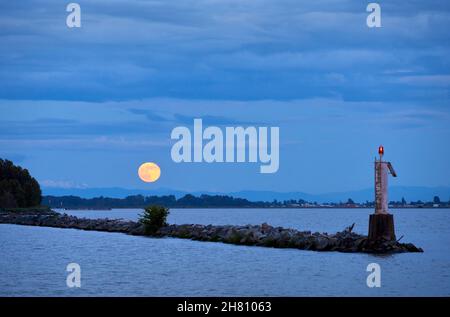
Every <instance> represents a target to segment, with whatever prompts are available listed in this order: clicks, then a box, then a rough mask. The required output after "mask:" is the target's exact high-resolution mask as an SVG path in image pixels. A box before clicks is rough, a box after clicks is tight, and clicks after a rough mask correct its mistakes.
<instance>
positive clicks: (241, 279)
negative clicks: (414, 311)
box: [0, 209, 450, 296]
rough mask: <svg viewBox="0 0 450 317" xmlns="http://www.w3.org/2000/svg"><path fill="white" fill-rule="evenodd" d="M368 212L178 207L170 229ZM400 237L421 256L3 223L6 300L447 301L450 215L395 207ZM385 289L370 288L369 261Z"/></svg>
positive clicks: (326, 223) (299, 223)
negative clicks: (71, 280) (76, 274)
mask: <svg viewBox="0 0 450 317" xmlns="http://www.w3.org/2000/svg"><path fill="white" fill-rule="evenodd" d="M70 213H71V214H74V215H76V216H82V217H92V218H98V217H108V218H124V219H133V220H136V219H137V215H138V214H139V213H140V211H139V210H111V211H71V212H70ZM369 213H371V210H362V209H359V210H358V209H350V210H343V209H339V210H329V209H327V210H318V209H313V210H305V209H300V210H294V209H289V210H287V209H270V210H268V209H265V210H264V209H263V210H249V209H208V210H204V209H200V210H199V209H179V210H171V214H170V217H169V222H170V223H178V224H180V223H202V224H248V223H250V224H260V223H263V222H267V223H270V224H272V225H274V226H284V227H291V228H297V229H301V230H312V231H320V232H336V231H340V230H342V229H343V228H344V227H346V226H348V225H350V224H352V223H353V222H355V223H356V226H355V229H354V230H355V231H356V232H359V233H366V231H367V223H368V218H369V216H368V215H369ZM393 213H394V214H395V225H396V231H397V236H398V237H400V236H402V235H404V238H403V240H402V241H404V242H412V243H414V244H416V245H418V246H420V247H422V248H424V250H425V253H422V254H418V253H411V254H396V255H389V256H375V255H368V254H344V253H338V252H312V251H301V250H292V249H291V250H290V249H271V248H262V247H246V246H235V245H227V244H222V243H211V242H197V241H190V240H182V239H172V238H163V239H153V238H146V237H134V236H128V235H125V234H119V233H102V232H90V231H80V230H73V229H56V228H40V227H25V226H16V225H0V295H2V296H21V295H27V296H66V295H69V296H86V295H87V296H91V295H103V296H133V295H137V296H165V295H168V296H214V295H217V296H220V295H224V296H239V295H240V296H265V295H272V296H277V295H284V296H317V295H333V296H339V295H341V296H342V295H343V296H350V295H352V296H355V295H356V296H358V295H362V296H382V295H395V296H407V295H426V296H431V295H445V296H448V295H450V252H449V249H450V211H449V210H421V209H416V210H394V211H393ZM70 262H76V263H78V264H80V266H81V283H82V285H81V286H82V287H81V288H78V289H70V288H68V287H67V286H66V276H67V274H68V273H67V272H66V265H67V264H68V263H70ZM372 262H376V263H378V264H380V266H381V270H382V274H381V283H382V287H381V288H368V287H367V286H366V278H367V275H368V274H369V273H367V272H366V267H367V265H368V264H369V263H372Z"/></svg>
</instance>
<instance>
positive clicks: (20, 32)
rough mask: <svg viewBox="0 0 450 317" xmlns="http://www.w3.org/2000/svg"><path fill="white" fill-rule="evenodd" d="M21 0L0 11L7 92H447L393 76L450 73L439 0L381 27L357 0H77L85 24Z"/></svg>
mask: <svg viewBox="0 0 450 317" xmlns="http://www.w3.org/2000/svg"><path fill="white" fill-rule="evenodd" d="M16 2H17V1H16ZM16 2H14V3H2V5H1V10H0V40H1V41H2V46H1V48H0V87H2V88H1V90H0V98H3V99H40V100H49V99H52V100H85V101H108V100H122V101H123V100H136V99H147V98H161V97H166V98H182V99H221V100H230V99H234V100H263V99H277V100H289V99H300V98H323V97H330V96H341V97H342V98H345V99H352V98H353V99H366V100H367V99H371V100H372V101H375V100H378V101H380V100H386V99H387V98H390V99H392V100H397V101H404V100H405V99H408V100H411V101H412V100H417V98H421V99H422V100H429V99H430V98H434V99H438V98H441V100H442V91H434V90H433V91H430V90H426V89H424V90H423V91H419V92H415V91H414V90H413V89H411V81H417V80H418V79H413V78H409V79H408V78H405V79H401V78H399V79H396V78H395V77H396V76H400V75H402V74H393V73H390V74H389V75H388V74H387V73H386V72H389V71H392V70H393V69H416V70H418V71H417V72H418V73H414V74H410V75H412V76H424V75H425V76H429V75H430V74H436V73H438V72H440V73H443V74H446V73H448V71H450V69H449V66H448V65H449V58H450V57H449V56H450V46H449V45H450V41H449V34H448V32H446V31H445V30H446V28H447V25H448V24H449V23H450V5H449V4H446V3H443V2H442V1H436V0H435V1H427V2H426V3H421V2H419V1H410V2H408V3H399V2H398V3H397V2H389V3H383V4H382V7H383V22H382V23H383V27H382V28H381V29H377V30H372V29H369V28H367V26H366V25H365V18H366V15H367V12H366V11H365V4H361V3H357V2H355V1H350V0H348V1H335V0H333V1H331V0H328V1H294V0H280V1H229V0H227V1H222V0H220V1H218V0H215V1H209V0H201V1H199V0H188V1H163V0H161V1H160V0H154V1H145V2H144V1H138V0H130V1H103V0H102V1H95V2H91V1H81V2H80V5H81V7H82V20H83V23H82V25H83V26H82V28H80V29H68V28H67V27H66V26H65V24H64V22H65V16H66V14H67V13H66V12H65V4H61V3H60V2H58V1H56V0H46V1H40V2H39V3H38V2H34V1H21V2H20V3H16ZM330 73H336V74H340V75H339V76H340V78H341V79H342V78H345V85H337V83H338V82H337V81H336V80H333V79H331V80H330V76H329V75H328V74H330ZM403 75H405V74H403ZM386 76H393V77H394V78H393V79H391V78H386ZM334 79H337V78H336V77H334ZM442 80H443V79H439V80H438V79H435V80H428V81H427V82H428V84H427V85H430V86H432V85H436V86H439V87H443V86H444V84H443V83H442ZM444 82H446V79H444ZM433 87H434V86H433ZM444 88H445V87H444ZM386 92H388V93H386Z"/></svg>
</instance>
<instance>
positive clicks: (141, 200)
mask: <svg viewBox="0 0 450 317" xmlns="http://www.w3.org/2000/svg"><path fill="white" fill-rule="evenodd" d="M41 205H44V206H49V207H50V208H60V209H61V208H66V209H75V210H76V209H96V210H101V209H104V210H108V209H121V208H145V207H147V206H151V205H159V206H165V207H167V208H186V209H188V208H197V209H199V208H205V209H211V208H226V209H240V208H246V209H247V208H258V209H275V208H283V209H284V208H286V209H344V208H346V209H375V203H374V202H373V201H366V202H364V203H358V202H355V201H353V200H352V199H351V198H348V199H347V201H345V202H342V201H339V202H317V201H313V202H312V201H306V200H304V199H301V198H300V199H297V200H295V199H289V200H283V201H278V200H273V201H250V200H248V199H244V198H236V197H233V196H228V195H204V194H203V195H200V196H194V195H191V194H186V195H184V196H183V197H180V198H176V197H175V196H174V195H166V196H143V195H133V196H127V197H125V198H110V197H103V196H101V197H95V198H81V197H78V196H43V197H42V201H41ZM389 208H392V209H397V208H399V209H400V208H401V209H408V208H424V209H428V208H429V209H438V208H442V209H448V208H450V202H441V201H440V199H439V197H437V196H435V201H432V202H422V201H417V202H413V201H411V202H407V201H406V200H404V199H402V201H391V202H390V203H389Z"/></svg>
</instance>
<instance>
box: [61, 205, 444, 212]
mask: <svg viewBox="0 0 450 317" xmlns="http://www.w3.org/2000/svg"><path fill="white" fill-rule="evenodd" d="M144 208H145V207H111V208H53V209H62V210H92V211H108V210H113V209H144ZM171 208H172V209H255V210H259V209H369V210H370V209H373V208H371V207H245V206H242V207H215V206H212V207H204V206H201V207H171ZM391 209H426V210H429V209H430V210H438V209H450V207H392V208H391Z"/></svg>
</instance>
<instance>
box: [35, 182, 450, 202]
mask: <svg viewBox="0 0 450 317" xmlns="http://www.w3.org/2000/svg"><path fill="white" fill-rule="evenodd" d="M42 192H43V195H52V196H69V195H72V196H78V197H82V198H94V197H100V196H103V197H111V198H124V197H126V196H131V195H143V196H161V195H174V196H176V197H177V198H180V197H182V196H184V195H186V194H192V195H195V196H199V195H201V194H208V195H230V196H233V197H236V198H245V199H248V200H249V201H273V200H274V199H276V200H278V201H283V200H290V199H295V200H299V199H303V200H306V201H311V202H314V201H316V202H318V203H327V202H341V201H342V202H345V201H347V199H349V198H351V199H353V200H354V201H355V202H359V203H362V202H365V201H373V199H374V198H373V197H374V192H373V188H368V189H362V190H357V191H346V192H334V193H324V194H309V193H303V192H276V191H260V190H245V191H237V192H227V193H224V192H206V191H205V192H185V191H178V190H171V189H166V188H160V189H155V190H142V189H126V188H119V187H109V188H55V187H42ZM434 196H439V197H440V199H441V200H442V201H450V187H446V186H442V187H421V186H392V187H390V188H389V200H395V201H399V200H401V199H402V197H404V198H405V199H406V200H407V201H408V202H409V201H418V200H422V201H432V200H433V197H434Z"/></svg>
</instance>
